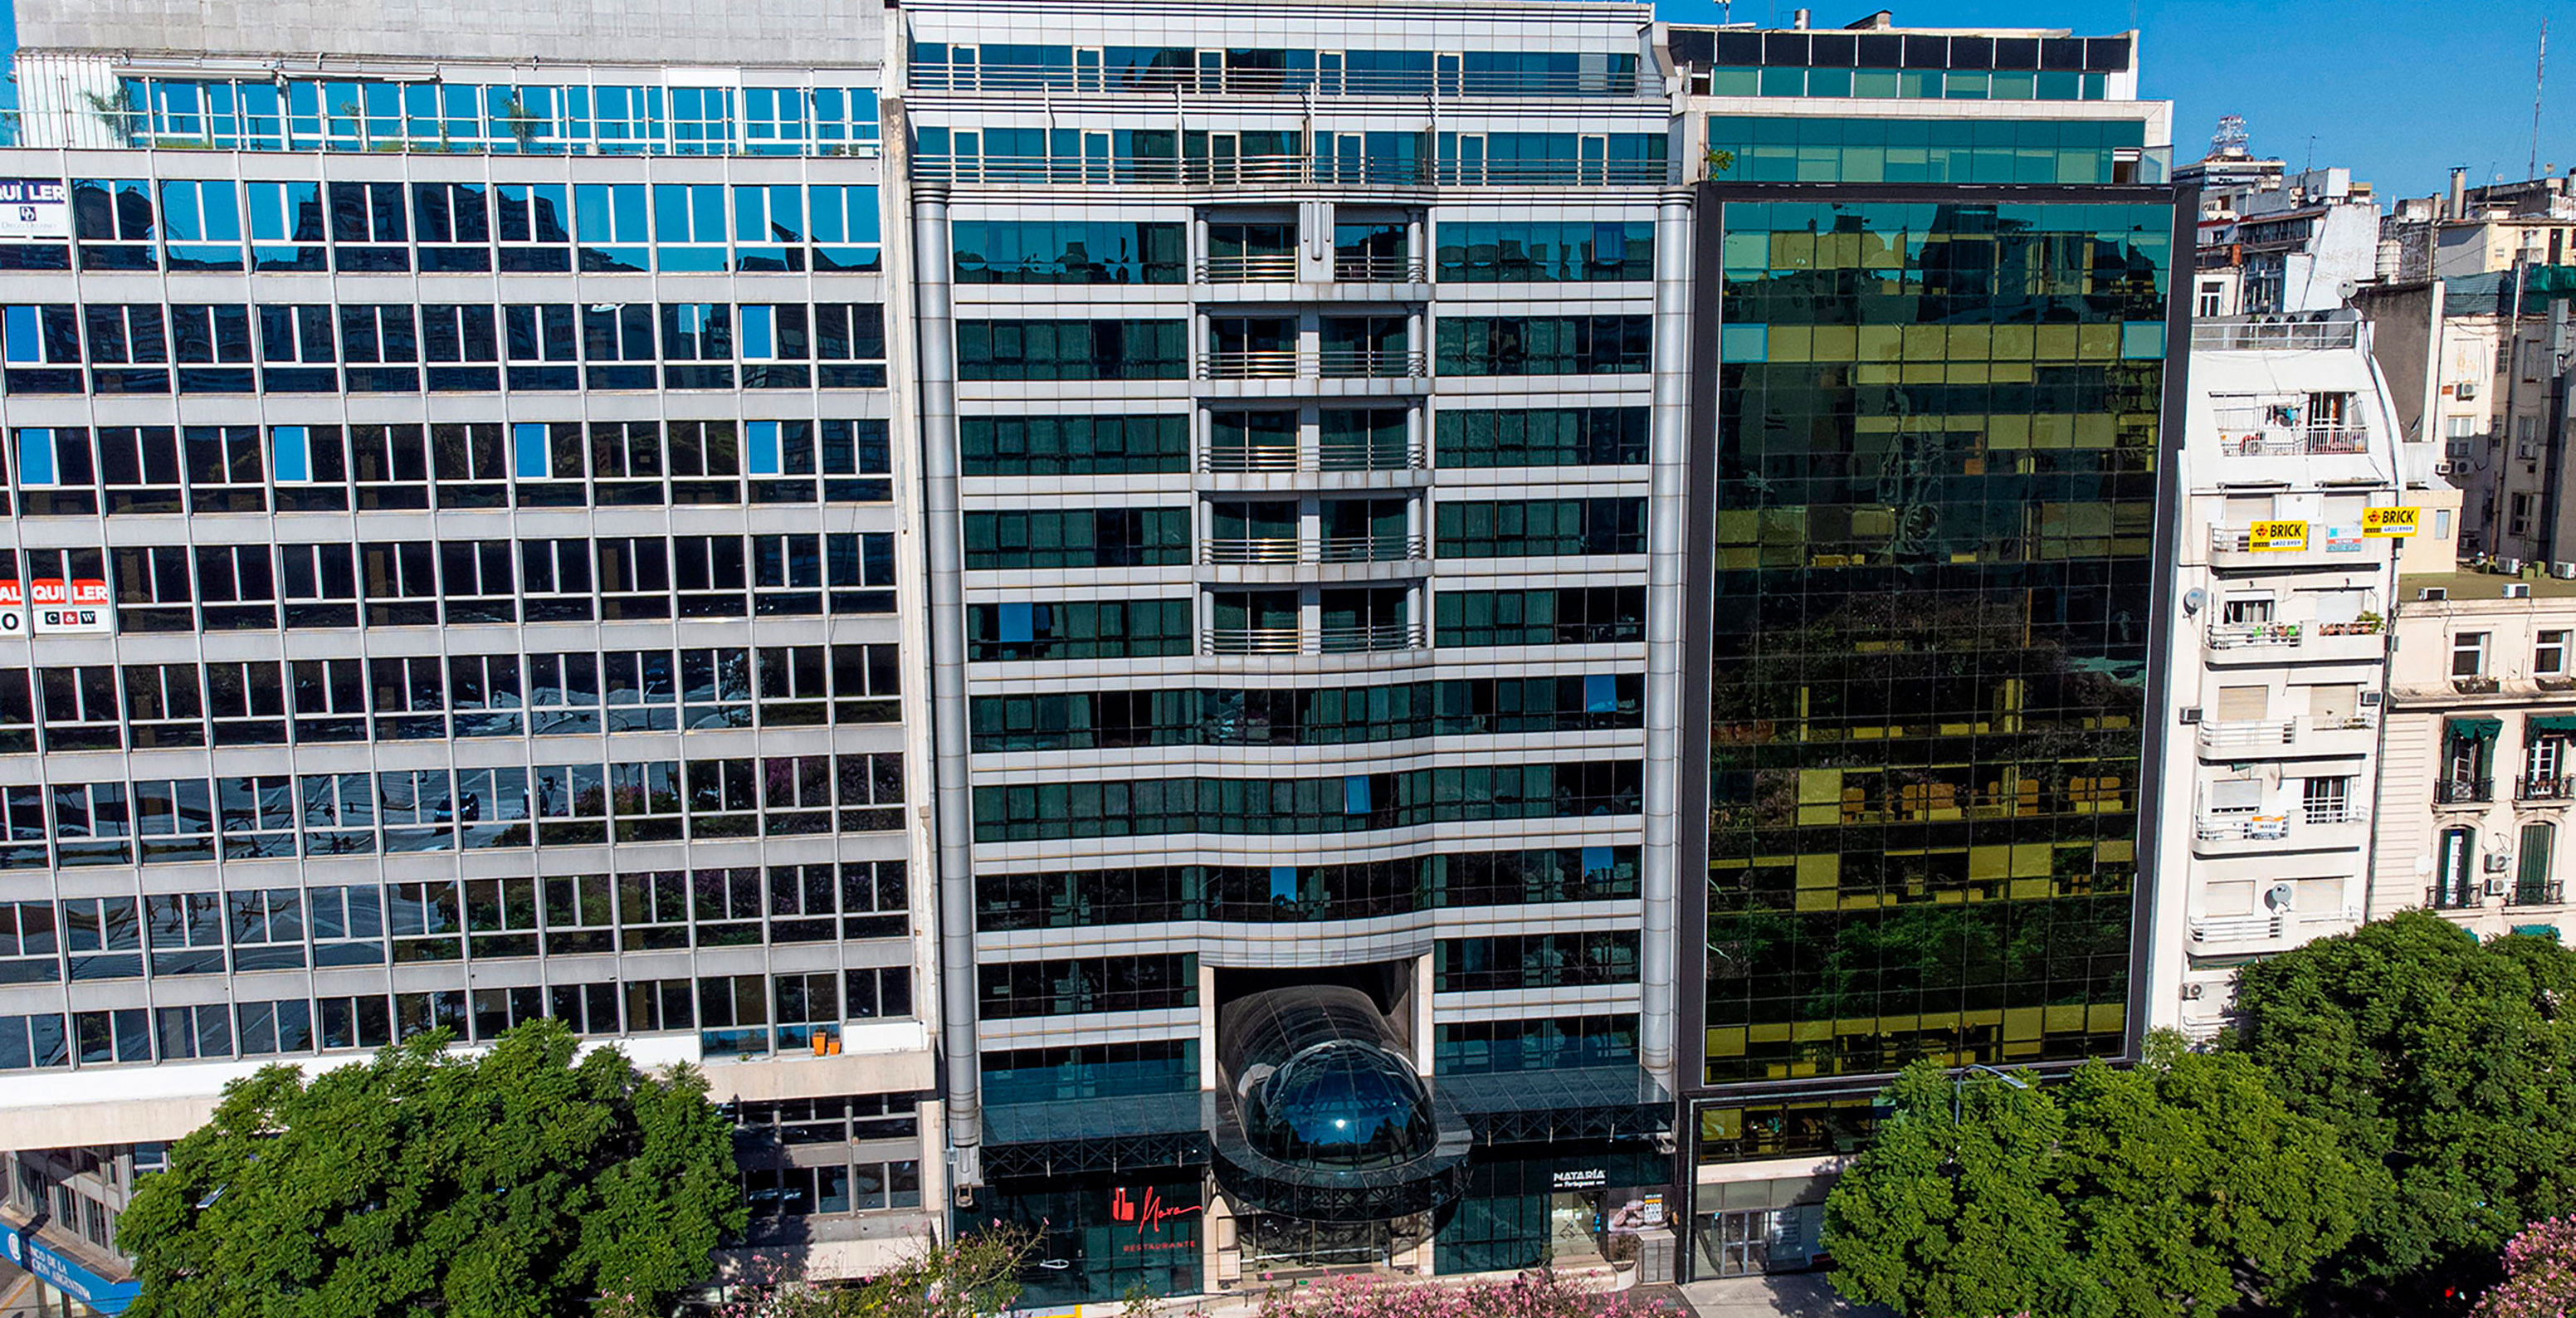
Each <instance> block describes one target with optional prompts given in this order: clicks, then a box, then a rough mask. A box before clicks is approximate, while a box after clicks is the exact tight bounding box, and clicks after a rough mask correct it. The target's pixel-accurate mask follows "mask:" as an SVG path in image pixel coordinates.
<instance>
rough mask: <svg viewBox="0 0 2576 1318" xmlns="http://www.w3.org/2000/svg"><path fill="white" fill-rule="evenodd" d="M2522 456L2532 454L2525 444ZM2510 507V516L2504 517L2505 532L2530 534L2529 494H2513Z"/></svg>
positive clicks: (2508, 533) (2509, 533)
mask: <svg viewBox="0 0 2576 1318" xmlns="http://www.w3.org/2000/svg"><path fill="white" fill-rule="evenodd" d="M2523 456H2524V457H2526V458H2527V457H2530V456H2532V454H2531V453H2530V452H2529V451H2528V447H2527V446H2526V450H2525V452H2524V453H2523ZM2512 508H2513V512H2512V514H2511V516H2510V517H2508V518H2507V519H2506V523H2505V534H2507V535H2529V534H2531V496H2530V495H2528V494H2517V495H2514V496H2513V499H2512Z"/></svg>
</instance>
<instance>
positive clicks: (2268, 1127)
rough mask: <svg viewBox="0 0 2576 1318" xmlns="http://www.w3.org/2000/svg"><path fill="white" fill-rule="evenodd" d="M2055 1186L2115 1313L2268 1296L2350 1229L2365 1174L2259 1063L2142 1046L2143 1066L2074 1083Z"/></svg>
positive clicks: (2170, 1044)
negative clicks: (2296, 1108) (2290, 1103)
mask: <svg viewBox="0 0 2576 1318" xmlns="http://www.w3.org/2000/svg"><path fill="white" fill-rule="evenodd" d="M2062 1101H2063V1102H2064V1103H2065V1105H2066V1108H2067V1114H2068V1115H2067V1131H2066V1138H2065V1154H2066V1162H2067V1167H2066V1175H2065V1179H2064V1180H2062V1181H2061V1182H2060V1183H2059V1185H2058V1193H2059V1195H2060V1196H2061V1198H2062V1199H2063V1200H2064V1202H2065V1203H2066V1204H2067V1207H2068V1210H2069V1212H2070V1213H2071V1215H2072V1217H2073V1219H2074V1221H2075V1223H2076V1225H2077V1230H2076V1238H2077V1239H2078V1240H2080V1241H2082V1242H2083V1250H2084V1255H2085V1262H2086V1265H2087V1270H2088V1271H2089V1272H2090V1273H2091V1274H2092V1277H2093V1279H2094V1283H2095V1284H2096V1285H2097V1286H2099V1287H2100V1288H2101V1290H2102V1292H2103V1293H2104V1294H2105V1295H2106V1296H2107V1297H2108V1298H2109V1300H2110V1311H2111V1312H2113V1313H2118V1314H2163V1315H2179V1314H2182V1313H2185V1312H2201V1313H2206V1312H2212V1311H2215V1310H2217V1309H2220V1308H2223V1307H2225V1306H2227V1305H2229V1304H2232V1303H2235V1302H2236V1301H2237V1300H2239V1299H2240V1298H2244V1292H2245V1291H2248V1290H2252V1291H2255V1292H2257V1293H2256V1294H2255V1295H2254V1296H2253V1297H2252V1298H2256V1299H2265V1298H2275V1297H2278V1296H2281V1295H2284V1294H2286V1293H2288V1292H2290V1291H2293V1290H2295V1289H2296V1288H2298V1287H2299V1286H2301V1285H2303V1284H2305V1283H2306V1282H2307V1281H2308V1279H2309V1278H2310V1277H2311V1276H2312V1275H2314V1273H2315V1271H2316V1269H2317V1267H2318V1266H2319V1265H2320V1264H2321V1263H2323V1262H2325V1261H2326V1260H2327V1259H2329V1258H2331V1257H2332V1256H2333V1254H2334V1252H2335V1251H2336V1250H2338V1249H2340V1248H2341V1247H2342V1246H2343V1245H2344V1243H2345V1242H2346V1241H2347V1240H2349V1239H2350V1238H2351V1236H2352V1232H2353V1226H2354V1221H2355V1217H2356V1214H2357V1207H2356V1204H2355V1199H2356V1195H2357V1192H2358V1186H2359V1184H2360V1175H2361V1174H2360V1172H2359V1171H2358V1170H2357V1169H2356V1168H2355V1167H2354V1166H2353V1165H2352V1163H2351V1162H2350V1160H2348V1159H2347V1158H2345V1157H2344V1155H2343V1152H2342V1151H2341V1150H2340V1149H2339V1148H2337V1147H2336V1144H2335V1138H2334V1132H2333V1131H2332V1130H2330V1129H2328V1128H2327V1127H2326V1125H2325V1123H2323V1122H2320V1121H2316V1120H2313V1119H2310V1118H2306V1117H2301V1116H2297V1115H2295V1114H2293V1113H2291V1112H2290V1111H2289V1109H2288V1108H2287V1107H2286V1106H2285V1105H2284V1104H2283V1103H2282V1101H2281V1097H2280V1095H2279V1094H2278V1093H2276V1092H2275V1091H2274V1090H2273V1088H2272V1086H2271V1081H2270V1078H2269V1077H2268V1076H2266V1075H2265V1074H2264V1073H2263V1070H2262V1068H2261V1067H2258V1066H2256V1065H2254V1064H2253V1063H2252V1062H2250V1061H2248V1060H2246V1059H2245V1058H2242V1057H2232V1056H2212V1055H2209V1054H2204V1053H2195V1052H2192V1051H2190V1050H2189V1049H2188V1048H2187V1047H2185V1046H2184V1044H2183V1041H2182V1039H2181V1037H2180V1036H2178V1035H2173V1034H2157V1035H2154V1036H2151V1037H2150V1038H2149V1039H2148V1041H2147V1056H2146V1061H2145V1064H2144V1065H2142V1066H2139V1067H2137V1068H2136V1069H2134V1070H2127V1071H2118V1070H2113V1069H2112V1068H2110V1067H2108V1066H2102V1065H2098V1064H2097V1065H2093V1066H2087V1067H2084V1068H2082V1069H2080V1070H2078V1071H2077V1072H2076V1073H2075V1075H2074V1077H2073V1078H2072V1079H2071V1080H2069V1081H2068V1083H2067V1086H2066V1090H2065V1093H2064V1095H2063V1099H2062Z"/></svg>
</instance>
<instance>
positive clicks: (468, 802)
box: [456, 720, 535, 851]
mask: <svg viewBox="0 0 2576 1318" xmlns="http://www.w3.org/2000/svg"><path fill="white" fill-rule="evenodd" d="M460 721H461V720H460ZM531 809H532V806H531V803H530V801H529V799H528V771H527V770H526V769H524V768H520V767H517V766H509V767H503V768H495V769H459V770H457V771H456V818H457V822H458V841H459V842H460V844H461V845H462V846H463V847H464V848H465V849H466V850H468V851H480V850H485V849H488V848H493V847H524V846H527V845H529V844H530V843H532V842H534V841H535V835H534V833H533V831H532V826H531V825H530V823H529V816H530V812H531Z"/></svg>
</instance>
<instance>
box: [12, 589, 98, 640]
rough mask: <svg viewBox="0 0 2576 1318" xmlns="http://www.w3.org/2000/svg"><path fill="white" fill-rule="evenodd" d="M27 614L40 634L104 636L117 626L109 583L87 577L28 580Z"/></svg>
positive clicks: (32, 626)
mask: <svg viewBox="0 0 2576 1318" xmlns="http://www.w3.org/2000/svg"><path fill="white" fill-rule="evenodd" d="M27 615H28V619H29V622H30V623H31V624H32V625H31V627H30V630H32V631H33V632H35V634H36V635H38V636H84V635H87V636H104V635H107V634H108V633H110V632H113V631H115V630H116V615H115V614H114V613H113V612H112V611H111V607H110V597H109V595H108V593H107V583H106V582H104V581H99V580H94V579H91V578H87V577H82V578H75V579H73V580H71V581H64V580H62V579H60V578H52V579H47V580H40V581H31V582H28V583H27Z"/></svg>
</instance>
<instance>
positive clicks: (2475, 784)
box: [2433, 778, 2495, 805]
mask: <svg viewBox="0 0 2576 1318" xmlns="http://www.w3.org/2000/svg"><path fill="white" fill-rule="evenodd" d="M2494 799H2495V780H2494V779H2492V778H2436V779H2434V780H2433V801H2434V803H2435V804H2436V805H2484V804H2485V803H2487V802H2489V801H2493V800H2494Z"/></svg>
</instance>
